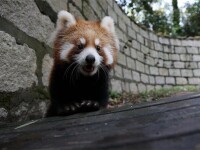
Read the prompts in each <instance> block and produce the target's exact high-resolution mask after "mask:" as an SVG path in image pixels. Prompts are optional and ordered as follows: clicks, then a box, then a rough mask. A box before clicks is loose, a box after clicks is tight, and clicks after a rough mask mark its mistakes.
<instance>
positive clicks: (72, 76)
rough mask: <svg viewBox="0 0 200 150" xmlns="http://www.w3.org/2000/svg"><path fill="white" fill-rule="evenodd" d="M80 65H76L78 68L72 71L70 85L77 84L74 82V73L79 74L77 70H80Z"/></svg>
mask: <svg viewBox="0 0 200 150" xmlns="http://www.w3.org/2000/svg"><path fill="white" fill-rule="evenodd" d="M78 66H79V64H76V66H75V67H74V69H73V70H72V72H71V75H70V83H72V84H73V85H75V82H74V72H76V74H77V68H78Z"/></svg>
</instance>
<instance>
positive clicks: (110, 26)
mask: <svg viewBox="0 0 200 150" xmlns="http://www.w3.org/2000/svg"><path fill="white" fill-rule="evenodd" d="M101 26H102V27H104V28H105V29H106V30H107V31H109V32H112V33H115V27H114V21H113V19H112V18H111V17H110V16H105V17H104V18H103V19H102V21H101Z"/></svg>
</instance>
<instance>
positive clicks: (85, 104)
mask: <svg viewBox="0 0 200 150" xmlns="http://www.w3.org/2000/svg"><path fill="white" fill-rule="evenodd" d="M99 109H100V106H99V103H98V102H96V101H91V100H83V101H82V102H81V110H82V111H84V112H90V111H97V110H99Z"/></svg>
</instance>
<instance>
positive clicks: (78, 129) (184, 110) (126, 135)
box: [0, 95, 200, 150]
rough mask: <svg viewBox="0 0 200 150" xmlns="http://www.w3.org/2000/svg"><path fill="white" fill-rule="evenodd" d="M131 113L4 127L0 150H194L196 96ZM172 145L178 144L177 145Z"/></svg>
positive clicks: (198, 112)
mask: <svg viewBox="0 0 200 150" xmlns="http://www.w3.org/2000/svg"><path fill="white" fill-rule="evenodd" d="M129 107H130V106H129ZM133 108H134V109H132V108H125V109H121V110H117V111H113V112H110V113H107V112H106V113H105V112H102V113H100V112H98V113H96V114H95V113H93V114H92V115H91V114H89V115H88V114H82V115H77V116H75V117H74V116H72V117H71V116H70V117H62V118H59V117H57V118H51V119H44V120H41V121H38V122H36V123H35V124H31V125H29V126H25V127H23V126H22V127H21V128H18V129H14V128H13V127H10V128H8V129H5V128H4V129H2V130H1V131H0V148H2V149H3V148H4V149H50V148H52V149H69V150H70V149H87V150H89V149H133V148H137V149H145V148H146V147H150V148H149V149H151V148H152V149H156V148H157V149H161V148H162V149H173V148H182V147H186V148H189V149H192V148H193V147H194V146H198V143H199V142H200V141H199V140H200V125H199V124H200V98H199V96H198V95H195V96H191V95H190V96H188V97H182V100H181V99H180V97H179V98H176V99H174V100H171V99H167V100H164V101H163V102H155V103H151V104H148V105H138V106H137V107H135V106H134V107H133ZM73 117H74V118H73ZM54 119H55V120H54ZM15 128H16V126H15ZM175 141H177V143H179V145H178V146H177V145H176V142H175ZM181 141H185V142H181ZM156 143H157V144H156Z"/></svg>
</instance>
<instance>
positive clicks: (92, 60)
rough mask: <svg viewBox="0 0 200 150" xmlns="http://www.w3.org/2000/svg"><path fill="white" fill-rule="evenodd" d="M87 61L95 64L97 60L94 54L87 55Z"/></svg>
mask: <svg viewBox="0 0 200 150" xmlns="http://www.w3.org/2000/svg"><path fill="white" fill-rule="evenodd" d="M85 61H86V63H87V64H90V65H91V64H93V63H94V62H95V57H94V56H93V55H91V54H90V55H87V56H86V58H85Z"/></svg>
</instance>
